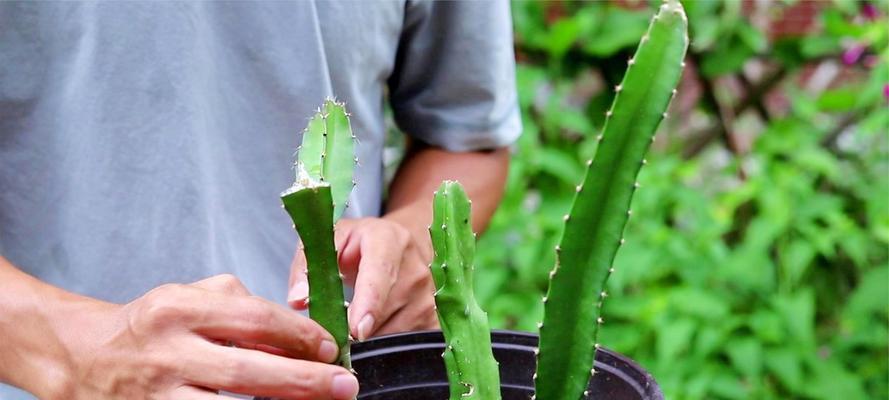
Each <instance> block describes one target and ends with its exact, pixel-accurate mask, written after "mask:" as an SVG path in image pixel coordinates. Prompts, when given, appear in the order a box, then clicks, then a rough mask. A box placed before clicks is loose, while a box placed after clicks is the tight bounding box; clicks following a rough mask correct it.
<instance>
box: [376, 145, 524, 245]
mask: <svg viewBox="0 0 889 400" xmlns="http://www.w3.org/2000/svg"><path fill="white" fill-rule="evenodd" d="M508 169H509V149H508V148H499V149H495V150H490V151H477V152H466V153H454V152H448V151H445V150H442V149H439V148H436V147H428V146H413V147H412V148H410V149H409V151H408V153H407V155H406V156H405V158H404V161H402V163H401V165H400V167H399V169H398V172H397V173H396V175H395V179H394V180H393V181H392V185H391V187H390V188H389V200H388V202H387V207H386V215H385V218H389V219H393V220H395V221H397V222H399V223H401V224H402V225H404V226H406V227H408V229H409V230H411V231H412V232H414V233H415V234H416V233H418V232H422V234H421V235H422V236H423V237H426V236H427V234H426V227H427V226H428V225H429V223H430V222H431V221H432V197H433V192H434V191H435V190H436V189H438V187H439V185H441V182H442V181H443V180H447V179H450V180H456V181H459V182H460V184H462V185H463V187H464V189H465V190H466V193H467V194H468V195H469V198H470V199H472V223H473V229H474V230H475V231H476V232H481V231H483V230H484V229H485V227H487V225H488V222H489V221H490V219H491V216H492V215H493V214H494V211H496V209H497V205H498V204H499V202H500V198H501V197H502V195H503V189H504V185H505V184H506V176H507V173H508Z"/></svg>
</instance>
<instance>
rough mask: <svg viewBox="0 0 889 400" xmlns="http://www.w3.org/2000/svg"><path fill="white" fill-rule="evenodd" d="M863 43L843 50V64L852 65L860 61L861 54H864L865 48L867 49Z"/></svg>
mask: <svg viewBox="0 0 889 400" xmlns="http://www.w3.org/2000/svg"><path fill="white" fill-rule="evenodd" d="M866 49H867V47H865V46H864V45H863V44H856V45H853V46H852V47H850V48H848V49H846V51H844V52H843V64H846V65H852V64H855V63H857V62H858V59H860V58H861V55H862V54H864V50H866Z"/></svg>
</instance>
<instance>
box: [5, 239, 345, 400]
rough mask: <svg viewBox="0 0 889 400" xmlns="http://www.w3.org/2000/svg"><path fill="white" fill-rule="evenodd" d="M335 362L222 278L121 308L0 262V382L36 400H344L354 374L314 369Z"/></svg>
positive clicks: (279, 314) (280, 313)
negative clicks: (250, 399) (249, 399)
mask: <svg viewBox="0 0 889 400" xmlns="http://www.w3.org/2000/svg"><path fill="white" fill-rule="evenodd" d="M228 342H231V343H235V344H238V347H240V348H234V347H229V346H224V345H223V343H228ZM336 351H337V350H336V346H335V345H334V344H333V339H332V338H331V337H330V335H329V334H328V333H327V332H324V330H323V329H321V327H320V326H318V325H317V324H315V323H314V322H313V321H310V320H308V319H307V318H303V317H300V316H298V315H295V314H293V313H292V312H289V311H288V310H286V309H285V308H283V307H280V306H277V305H274V304H272V303H269V302H267V301H265V300H261V299H259V298H256V297H253V296H250V295H249V293H248V292H247V290H246V289H245V288H244V286H243V285H241V283H240V282H239V281H238V280H237V279H236V278H234V277H232V276H230V275H219V276H216V277H213V278H209V279H205V280H202V281H199V282H196V283H193V284H190V285H164V286H161V287H158V288H156V289H154V290H152V291H150V292H149V293H147V294H145V295H144V296H142V297H140V298H139V299H136V300H134V301H132V302H130V303H128V304H125V305H118V304H113V303H107V302H103V301H99V300H96V299H92V298H89V297H85V296H80V295H77V294H73V293H70V292H66V291H64V290H62V289H59V288H56V287H53V286H51V285H48V284H46V283H43V282H41V281H39V280H38V279H35V278H33V277H31V276H29V275H27V274H25V273H24V272H22V271H20V270H18V269H16V268H15V267H14V266H13V265H12V264H11V263H9V262H8V261H7V260H5V259H4V258H2V257H0V382H5V383H9V384H12V385H14V386H17V387H20V388H22V389H24V390H27V391H29V392H31V393H33V394H34V395H36V396H37V397H39V398H41V399H131V398H188V399H205V398H206V399H212V398H220V397H219V396H217V395H216V394H215V391H216V390H226V391H230V392H236V393H244V394H250V395H261V396H274V397H278V398H290V399H301V400H302V399H347V398H352V396H353V395H354V394H355V392H356V391H357V382H355V379H354V377H353V376H352V375H351V373H349V372H348V371H346V370H344V369H342V368H339V367H336V366H332V365H327V364H324V363H322V362H317V361H324V362H330V361H333V360H334V359H335V358H336Z"/></svg>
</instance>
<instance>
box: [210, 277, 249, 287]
mask: <svg viewBox="0 0 889 400" xmlns="http://www.w3.org/2000/svg"><path fill="white" fill-rule="evenodd" d="M216 279H218V280H219V283H220V284H221V285H222V286H223V287H225V288H226V289H240V288H242V287H244V284H242V283H241V280H240V279H238V278H237V277H236V276H234V275H232V274H222V275H217V276H216Z"/></svg>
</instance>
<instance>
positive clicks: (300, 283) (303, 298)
mask: <svg viewBox="0 0 889 400" xmlns="http://www.w3.org/2000/svg"><path fill="white" fill-rule="evenodd" d="M287 304H290V307H293V308H295V309H297V310H305V309H307V308H308V307H309V279H308V276H306V253H305V251H304V250H303V247H302V245H301V244H300V246H299V248H297V249H296V254H294V255H293V262H292V263H291V264H290V290H289V291H288V292H287Z"/></svg>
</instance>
